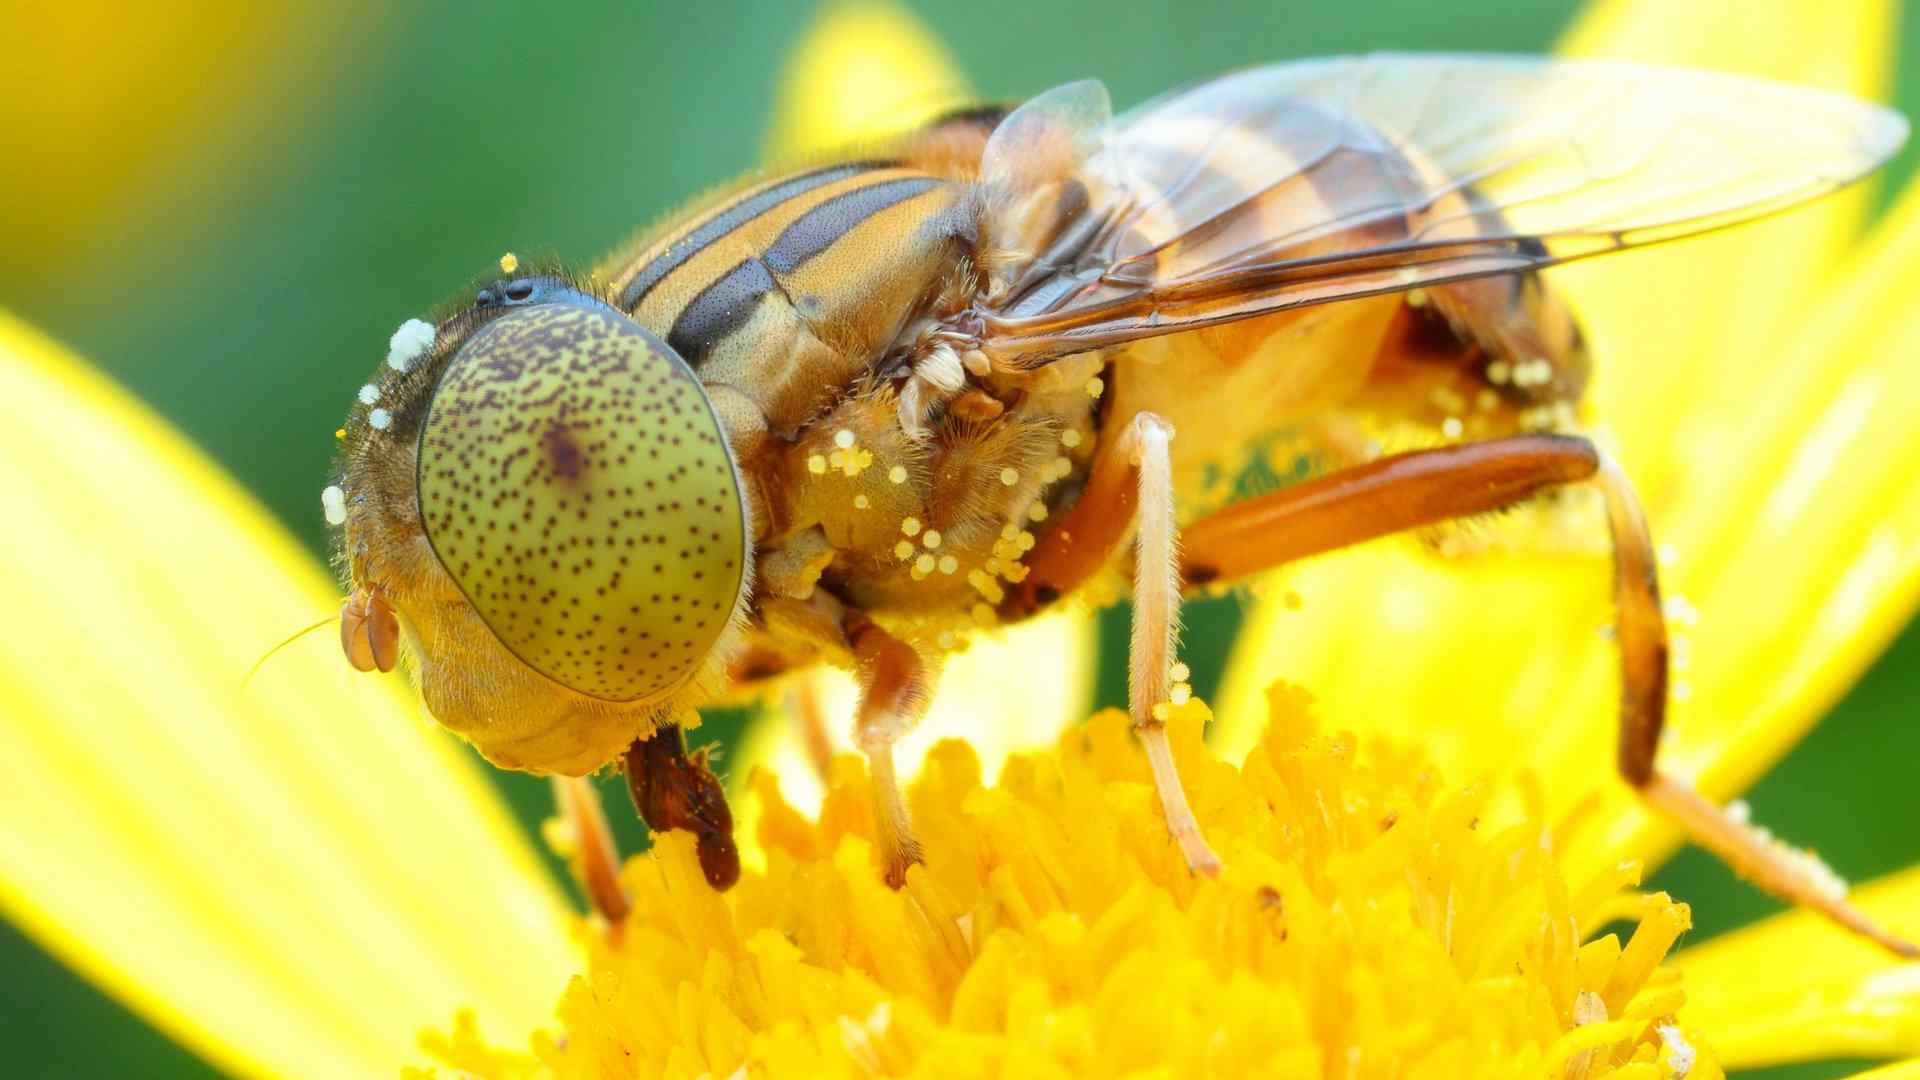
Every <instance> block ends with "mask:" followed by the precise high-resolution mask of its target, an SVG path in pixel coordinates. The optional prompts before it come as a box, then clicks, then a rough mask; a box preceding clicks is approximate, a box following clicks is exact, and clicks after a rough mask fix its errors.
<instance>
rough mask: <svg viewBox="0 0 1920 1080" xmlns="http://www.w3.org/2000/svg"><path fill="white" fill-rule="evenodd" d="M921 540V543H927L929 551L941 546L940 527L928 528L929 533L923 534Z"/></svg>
mask: <svg viewBox="0 0 1920 1080" xmlns="http://www.w3.org/2000/svg"><path fill="white" fill-rule="evenodd" d="M920 542H921V543H923V544H925V545H927V549H928V550H929V551H931V550H932V549H934V548H937V547H939V546H940V530H939V529H928V530H927V535H925V536H923V537H921V538H920Z"/></svg>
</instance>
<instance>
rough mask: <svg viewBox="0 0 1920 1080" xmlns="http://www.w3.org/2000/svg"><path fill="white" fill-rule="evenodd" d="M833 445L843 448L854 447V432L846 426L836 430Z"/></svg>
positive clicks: (849, 448)
mask: <svg viewBox="0 0 1920 1080" xmlns="http://www.w3.org/2000/svg"><path fill="white" fill-rule="evenodd" d="M833 445H835V446H837V447H839V448H840V449H842V450H851V449H853V432H851V431H849V430H847V429H846V428H841V429H840V430H839V431H836V432H834V433H833Z"/></svg>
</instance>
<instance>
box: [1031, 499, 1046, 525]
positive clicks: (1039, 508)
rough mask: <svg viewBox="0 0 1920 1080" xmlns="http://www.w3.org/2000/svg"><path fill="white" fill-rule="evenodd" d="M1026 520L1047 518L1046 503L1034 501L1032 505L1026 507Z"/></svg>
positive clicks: (1043, 519)
mask: <svg viewBox="0 0 1920 1080" xmlns="http://www.w3.org/2000/svg"><path fill="white" fill-rule="evenodd" d="M1027 520H1029V521H1045V520H1047V504H1046V503H1034V504H1033V505H1032V506H1029V507H1027Z"/></svg>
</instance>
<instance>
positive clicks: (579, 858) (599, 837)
mask: <svg viewBox="0 0 1920 1080" xmlns="http://www.w3.org/2000/svg"><path fill="white" fill-rule="evenodd" d="M553 804H554V807H555V809H556V811H557V812H558V813H559V815H560V821H561V823H562V824H563V825H564V827H565V828H566V830H567V833H568V837H567V840H568V846H569V847H570V848H571V850H570V851H568V852H567V853H566V854H567V862H568V864H569V865H570V866H572V868H573V873H574V876H575V877H576V878H578V879H579V881H580V888H581V890H582V891H583V892H585V893H586V894H587V900H588V901H589V902H591V903H592V904H593V908H594V910H595V911H598V912H599V913H600V914H601V916H603V917H604V918H605V919H606V920H607V922H609V923H612V924H614V925H616V926H617V925H619V923H620V920H622V919H624V918H626V917H627V912H628V910H630V908H631V906H632V905H631V904H630V903H629V902H628V900H627V893H626V890H625V889H622V888H621V887H620V853H619V851H618V850H617V849H616V848H615V847H614V843H613V832H612V831H611V830H610V829H608V828H607V815H606V813H605V812H604V811H603V810H602V809H601V807H600V795H599V793H598V792H596V791H594V789H593V784H592V783H590V782H588V781H587V779H586V778H585V777H579V776H556V777H554V778H553Z"/></svg>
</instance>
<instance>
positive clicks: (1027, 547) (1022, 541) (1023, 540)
mask: <svg viewBox="0 0 1920 1080" xmlns="http://www.w3.org/2000/svg"><path fill="white" fill-rule="evenodd" d="M1014 543H1016V544H1018V545H1020V550H1021V551H1032V550H1033V543H1034V540H1033V534H1032V533H1030V532H1027V531H1026V530H1025V529H1022V530H1020V536H1019V537H1018V538H1017V539H1015V540H1014Z"/></svg>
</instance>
